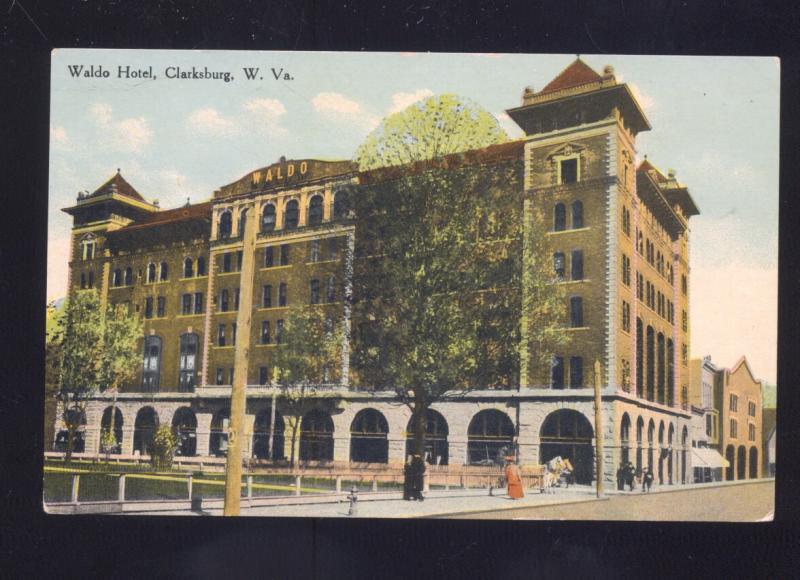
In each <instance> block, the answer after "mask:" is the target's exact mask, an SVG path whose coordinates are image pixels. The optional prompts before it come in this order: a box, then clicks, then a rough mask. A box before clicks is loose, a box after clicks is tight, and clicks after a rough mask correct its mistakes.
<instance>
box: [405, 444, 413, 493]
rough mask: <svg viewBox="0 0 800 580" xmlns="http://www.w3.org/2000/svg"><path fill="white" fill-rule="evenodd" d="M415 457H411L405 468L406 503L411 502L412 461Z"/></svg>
mask: <svg viewBox="0 0 800 580" xmlns="http://www.w3.org/2000/svg"><path fill="white" fill-rule="evenodd" d="M412 459H413V456H411V455H409V456H408V459H407V460H406V464H405V465H404V466H403V499H404V500H406V501H410V500H411V460H412Z"/></svg>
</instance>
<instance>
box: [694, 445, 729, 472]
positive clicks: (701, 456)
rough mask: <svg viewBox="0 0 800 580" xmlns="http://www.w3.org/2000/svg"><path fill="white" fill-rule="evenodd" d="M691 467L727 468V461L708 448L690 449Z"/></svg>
mask: <svg viewBox="0 0 800 580" xmlns="http://www.w3.org/2000/svg"><path fill="white" fill-rule="evenodd" d="M692 457H693V460H692V466H693V467H711V468H718V467H728V465H729V463H728V460H727V459H725V458H724V457H723V456H722V455H720V454H719V451H717V450H716V449H709V448H708V447H693V448H692Z"/></svg>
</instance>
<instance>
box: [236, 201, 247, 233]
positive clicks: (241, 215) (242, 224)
mask: <svg viewBox="0 0 800 580" xmlns="http://www.w3.org/2000/svg"><path fill="white" fill-rule="evenodd" d="M246 224H247V208H245V209H243V210H241V211H240V212H239V227H238V229H237V230H236V235H237V236H239V237H240V238H241V237H243V236H244V227H245V225H246Z"/></svg>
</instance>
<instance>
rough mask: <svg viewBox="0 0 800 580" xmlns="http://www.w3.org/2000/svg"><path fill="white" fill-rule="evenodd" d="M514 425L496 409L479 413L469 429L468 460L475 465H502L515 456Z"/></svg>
mask: <svg viewBox="0 0 800 580" xmlns="http://www.w3.org/2000/svg"><path fill="white" fill-rule="evenodd" d="M514 432H515V430H514V424H513V423H512V422H511V419H510V418H509V416H508V415H507V414H505V413H503V412H502V411H498V410H496V409H486V410H483V411H480V412H479V413H477V414H476V415H475V416H474V417H473V418H472V421H470V423H469V427H468V429H467V460H468V463H470V464H472V465H474V464H488V465H493V464H501V465H502V463H503V457H504V456H506V455H509V454H512V455H513V454H514Z"/></svg>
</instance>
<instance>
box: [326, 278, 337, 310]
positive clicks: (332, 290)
mask: <svg viewBox="0 0 800 580" xmlns="http://www.w3.org/2000/svg"><path fill="white" fill-rule="evenodd" d="M326 295H327V299H328V303H329V304H330V303H331V302H336V278H335V277H333V276H329V277H328V282H327V288H326Z"/></svg>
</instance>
